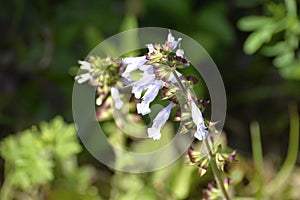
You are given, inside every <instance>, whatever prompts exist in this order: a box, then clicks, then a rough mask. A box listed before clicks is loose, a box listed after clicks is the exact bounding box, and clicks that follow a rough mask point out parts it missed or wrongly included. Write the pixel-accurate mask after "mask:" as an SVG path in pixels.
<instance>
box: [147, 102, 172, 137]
mask: <svg viewBox="0 0 300 200" xmlns="http://www.w3.org/2000/svg"><path fill="white" fill-rule="evenodd" d="M172 106H173V103H172V102H171V103H170V104H169V105H168V106H167V107H165V108H163V109H162V110H161V111H160V112H159V113H158V114H157V115H156V117H155V118H154V120H153V124H152V126H151V127H150V128H148V129H147V132H148V137H149V138H153V140H159V139H160V138H161V133H160V131H161V129H162V127H163V125H164V124H165V123H166V121H167V120H168V119H169V116H170V113H171V109H172Z"/></svg>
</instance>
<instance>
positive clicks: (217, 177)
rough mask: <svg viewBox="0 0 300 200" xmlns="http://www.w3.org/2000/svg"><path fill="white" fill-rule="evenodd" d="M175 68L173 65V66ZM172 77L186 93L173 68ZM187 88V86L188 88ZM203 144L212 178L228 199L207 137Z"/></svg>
mask: <svg viewBox="0 0 300 200" xmlns="http://www.w3.org/2000/svg"><path fill="white" fill-rule="evenodd" d="M174 68H175V67H174ZM172 73H173V75H174V77H175V78H176V80H177V83H178V85H179V87H180V89H181V90H182V92H183V94H185V95H187V92H188V91H187V89H186V88H185V87H184V86H183V84H182V83H181V81H180V79H179V77H178V75H177V73H176V72H175V70H173V71H172ZM188 89H189V88H188ZM203 141H204V144H205V147H206V149H207V151H208V153H209V154H208V160H209V163H210V167H211V169H212V172H213V174H214V178H215V180H216V182H217V185H218V188H219V189H220V190H221V192H222V195H223V198H224V199H226V200H230V197H229V194H228V192H227V190H226V189H225V186H224V184H223V180H222V176H221V173H220V171H219V169H218V167H217V163H216V159H215V154H214V153H213V151H212V148H211V147H210V145H209V143H208V141H207V138H205V139H204V140H203Z"/></svg>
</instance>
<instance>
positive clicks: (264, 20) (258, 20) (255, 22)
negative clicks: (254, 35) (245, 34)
mask: <svg viewBox="0 0 300 200" xmlns="http://www.w3.org/2000/svg"><path fill="white" fill-rule="evenodd" d="M270 23H272V18H270V17H265V16H247V17H243V18H241V19H240V20H239V21H238V23H237V26H238V27H239V29H241V30H242V31H254V30H256V29H260V28H262V27H264V26H265V25H266V24H270Z"/></svg>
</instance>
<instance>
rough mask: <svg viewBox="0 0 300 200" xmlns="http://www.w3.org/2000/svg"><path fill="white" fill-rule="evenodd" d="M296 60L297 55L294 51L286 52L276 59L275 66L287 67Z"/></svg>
mask: <svg viewBox="0 0 300 200" xmlns="http://www.w3.org/2000/svg"><path fill="white" fill-rule="evenodd" d="M294 58H295V53H294V51H293V50H289V51H285V52H284V53H283V54H282V55H280V56H278V57H276V58H275V59H274V61H273V62H274V65H275V66H276V67H286V66H288V65H290V64H291V63H292V62H293V60H294Z"/></svg>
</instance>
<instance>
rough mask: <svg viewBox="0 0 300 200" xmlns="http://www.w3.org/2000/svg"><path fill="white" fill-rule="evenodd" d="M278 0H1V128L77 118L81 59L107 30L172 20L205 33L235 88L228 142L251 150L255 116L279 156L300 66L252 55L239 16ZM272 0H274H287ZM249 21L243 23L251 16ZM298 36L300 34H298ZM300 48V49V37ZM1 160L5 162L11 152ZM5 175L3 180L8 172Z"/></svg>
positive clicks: (167, 24)
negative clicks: (287, 67)
mask: <svg viewBox="0 0 300 200" xmlns="http://www.w3.org/2000/svg"><path fill="white" fill-rule="evenodd" d="M269 2H270V1H259V0H248V1H243V0H231V1H227V0H213V1H209V0H203V1H202V0H201V1H199V0H184V1H180V0H165V1H158V0H124V1H122V0H111V1H109V0H98V1H96V0H88V1H77V0H63V1H58V0H27V1H25V0H12V1H2V2H1V6H0V26H1V32H0V38H1V46H0V51H1V53H0V91H1V98H0V130H1V135H0V137H1V138H4V137H6V136H8V135H10V134H12V133H17V132H19V131H22V130H24V129H25V128H28V127H30V126H31V125H33V124H38V123H39V122H40V121H43V120H45V121H49V120H50V119H52V118H53V117H54V116H56V115H61V116H63V118H64V119H65V120H66V121H68V122H72V109H71V105H72V103H71V101H72V98H71V97H72V96H71V95H72V87H73V84H74V70H75V69H76V68H74V66H77V65H78V64H77V60H79V59H81V60H82V59H84V58H85V57H86V55H87V54H88V53H89V52H90V51H91V50H92V49H93V48H94V47H95V46H96V45H97V44H98V43H100V42H101V41H103V40H105V39H106V38H107V37H110V36H112V35H114V34H117V33H119V32H120V31H122V30H126V29H127V28H130V27H132V28H134V27H137V26H138V27H147V26H153V27H164V28H170V29H174V30H177V31H179V32H182V33H184V34H186V35H188V36H190V37H192V38H194V39H195V40H197V41H198V42H199V43H200V44H202V45H203V46H204V48H205V49H206V50H207V51H208V52H209V54H210V55H211V57H212V58H213V60H214V61H215V63H216V65H217V66H218V68H219V70H220V72H221V75H222V77H223V80H224V84H225V87H226V92H227V98H228V99H227V100H228V104H227V106H228V107H227V118H226V123H225V128H224V131H225V133H226V136H227V140H228V145H229V146H230V147H231V148H233V149H238V152H239V153H240V154H241V155H243V156H246V157H247V156H251V142H250V128H249V127H250V123H251V122H252V121H258V122H259V123H260V126H261V133H262V142H263V147H264V152H265V154H267V155H269V156H270V158H275V160H276V159H277V160H278V162H279V163H280V162H281V158H282V157H283V156H285V155H286V151H287V146H288V130H289V113H288V107H289V105H290V104H291V103H294V102H298V103H299V102H300V95H299V94H300V81H299V80H300V75H299V73H298V71H299V69H298V68H295V69H294V68H293V69H292V70H294V71H292V74H294V73H293V72H295V73H296V72H297V73H298V75H297V73H296V75H295V76H293V77H292V78H290V77H289V76H283V75H282V73H281V71H280V69H281V68H279V67H277V66H276V65H274V62H273V58H274V57H267V56H266V55H264V54H263V53H261V52H260V51H258V52H255V53H254V54H252V55H247V54H246V53H244V50H243V48H244V47H243V45H244V43H245V41H246V39H247V37H248V36H249V32H243V31H241V30H239V28H238V25H237V24H238V20H239V19H241V18H242V17H245V16H248V15H272V13H270V12H268V11H267V7H268V6H266V5H269V4H268V3H269ZM272 2H273V3H274V5H275V4H276V5H277V4H280V3H283V1H272ZM280 5H282V6H281V7H284V6H283V4H280ZM272 9H273V10H276V9H277V10H278V13H279V14H278V15H279V17H280V16H281V15H280V8H277V7H276V6H275V7H272V8H271V10H272ZM297 13H299V11H297ZM250 23H251V22H250ZM246 24H247V22H246ZM246 26H247V25H246ZM240 28H241V29H243V28H242V25H241V27H240ZM244 29H245V28H244ZM246 29H247V28H246ZM253 30H254V29H252V30H250V29H249V30H248V31H253ZM280 31H281V32H280ZM280 31H278V32H276V33H274V35H273V37H272V39H271V40H270V41H266V42H270V43H271V44H276V42H277V41H280V40H281V38H282V37H284V33H282V30H280ZM283 32H284V30H283ZM296 35H297V33H296ZM298 36H299V35H298ZM298 38H299V37H298ZM153 42H155V41H153ZM294 43H295V44H299V41H297V38H296V41H294ZM294 43H293V44H294ZM258 46H259V45H258ZM294 46H295V45H294ZM283 51H284V50H283ZM293 51H295V55H298V54H299V48H298V45H296V47H295V48H294V49H293ZM246 52H247V48H246ZM248 53H249V51H248ZM250 53H251V52H250ZM295 59H296V58H295ZM298 67H299V66H298ZM299 68H300V67H299ZM207 98H208V96H207ZM79 160H80V162H81V163H93V164H94V165H95V166H96V167H98V168H99V169H100V171H101V170H103V171H108V174H109V173H111V172H109V170H108V169H106V168H105V167H104V166H102V165H101V164H99V163H97V162H96V161H95V160H93V158H91V156H90V155H89V154H88V153H87V152H83V153H82V154H81V156H80V159H79ZM0 168H1V169H2V172H3V161H2V162H1V165H0ZM1 174H2V173H1ZM145 176H146V175H145ZM0 177H1V180H3V176H2V175H1V176H0ZM132 178H133V179H134V177H132ZM103 187H106V186H103Z"/></svg>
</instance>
